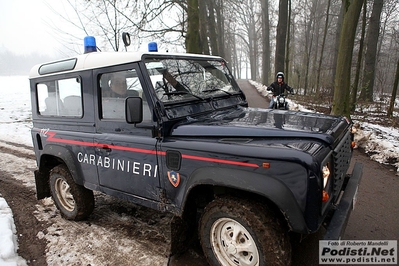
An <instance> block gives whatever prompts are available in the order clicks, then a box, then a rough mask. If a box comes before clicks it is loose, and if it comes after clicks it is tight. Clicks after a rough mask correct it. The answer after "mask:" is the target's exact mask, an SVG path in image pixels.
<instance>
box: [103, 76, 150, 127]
mask: <svg viewBox="0 0 399 266" xmlns="http://www.w3.org/2000/svg"><path fill="white" fill-rule="evenodd" d="M99 82H100V88H101V110H102V114H101V118H103V119H112V120H125V100H126V98H127V97H141V98H142V99H143V121H150V120H151V118H152V113H151V111H150V108H149V106H148V104H147V100H146V98H145V94H144V93H143V87H142V86H141V83H140V80H139V78H138V76H137V72H136V70H135V69H129V70H124V71H118V72H109V73H105V74H102V75H101V76H100V78H99Z"/></svg>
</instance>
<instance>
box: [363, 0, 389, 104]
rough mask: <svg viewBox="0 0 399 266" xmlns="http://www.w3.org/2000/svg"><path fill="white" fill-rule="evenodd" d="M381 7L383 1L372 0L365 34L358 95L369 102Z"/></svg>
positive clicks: (371, 96)
mask: <svg viewBox="0 0 399 266" xmlns="http://www.w3.org/2000/svg"><path fill="white" fill-rule="evenodd" d="M383 5H384V2H383V0H374V4H373V12H372V13H371V17H370V24H369V29H368V32H367V41H366V46H367V50H366V55H365V65H364V73H363V86H362V92H361V93H360V99H361V100H364V101H369V102H372V101H373V92H374V89H373V87H374V79H375V65H376V60H377V59H376V57H377V44H378V36H379V34H380V17H381V12H382V7H383Z"/></svg>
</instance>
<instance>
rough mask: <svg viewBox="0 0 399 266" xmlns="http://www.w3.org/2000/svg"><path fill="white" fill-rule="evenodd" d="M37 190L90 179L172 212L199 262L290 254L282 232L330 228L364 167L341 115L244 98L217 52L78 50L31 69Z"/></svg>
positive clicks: (85, 187)
mask: <svg viewBox="0 0 399 266" xmlns="http://www.w3.org/2000/svg"><path fill="white" fill-rule="evenodd" d="M30 87H31V95H32V118H33V128H32V138H33V144H34V150H35V154H36V158H37V165H38V169H37V170H36V171H35V179H36V190H37V198H38V199H42V198H45V197H50V196H52V198H53V199H54V202H55V204H56V206H57V208H58V209H59V211H60V213H61V215H62V216H63V217H65V218H66V219H70V220H82V219H85V218H86V217H88V215H90V213H91V212H92V211H93V208H94V196H93V191H94V190H95V191H100V192H103V193H106V194H109V195H112V196H115V197H119V198H122V199H126V200H129V201H132V202H134V203H136V204H140V205H144V206H147V207H149V208H153V209H157V210H159V211H164V212H171V213H173V214H174V215H175V219H174V221H173V222H172V226H176V227H179V231H178V233H176V234H175V235H173V232H174V231H173V230H172V248H171V250H172V253H173V252H174V250H177V249H178V248H177V247H178V246H179V245H181V243H183V242H184V241H183V239H189V237H190V236H192V235H195V236H197V234H196V233H194V232H198V237H199V239H200V243H201V246H202V248H203V251H204V254H205V256H206V258H207V260H208V263H209V264H210V265H289V264H290V262H291V245H290V242H289V238H288V232H290V231H292V232H295V233H298V234H310V233H314V232H316V231H318V230H319V229H320V227H321V226H325V227H326V228H327V231H326V232H327V233H326V236H325V237H326V239H338V238H339V237H340V235H342V233H343V231H344V229H345V226H346V222H347V220H348V218H349V215H350V212H351V210H352V205H353V200H354V198H355V196H356V192H357V187H358V184H359V181H360V178H361V175H362V167H361V165H355V167H354V170H353V172H352V173H351V174H347V170H348V167H349V163H350V159H351V155H352V147H351V143H352V136H351V124H350V123H349V122H348V120H347V119H345V118H343V117H334V116H327V115H322V114H314V113H305V112H294V111H285V110H270V109H254V108H248V104H247V101H246V98H245V95H244V93H243V92H242V91H241V90H240V88H239V87H238V85H237V83H236V81H235V80H234V78H233V76H232V74H231V73H230V71H229V69H228V67H227V65H226V62H225V61H224V60H223V59H222V58H220V57H216V56H206V55H192V54H171V53H157V52H146V53H131V52H126V53H108V52H95V51H94V52H90V53H86V54H83V55H78V56H76V57H73V58H68V59H65V60H60V61H56V62H50V63H45V64H41V65H37V66H35V67H33V68H32V70H31V73H30Z"/></svg>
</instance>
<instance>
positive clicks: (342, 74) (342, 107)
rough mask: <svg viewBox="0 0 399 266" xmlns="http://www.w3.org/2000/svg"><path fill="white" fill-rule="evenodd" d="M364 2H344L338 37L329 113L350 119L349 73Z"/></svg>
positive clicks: (358, 0) (359, 0)
mask: <svg viewBox="0 0 399 266" xmlns="http://www.w3.org/2000/svg"><path fill="white" fill-rule="evenodd" d="M363 1H364V0H344V2H343V4H344V6H345V13H344V20H343V24H342V30H341V35H340V42H339V50H338V60H337V66H336V76H335V82H334V100H333V106H332V111H331V113H332V114H334V115H345V116H347V117H350V102H349V101H350V99H349V92H350V90H349V88H350V73H351V63H352V55H353V46H354V41H355V35H356V28H357V23H358V20H359V16H360V11H361V9H362V5H363Z"/></svg>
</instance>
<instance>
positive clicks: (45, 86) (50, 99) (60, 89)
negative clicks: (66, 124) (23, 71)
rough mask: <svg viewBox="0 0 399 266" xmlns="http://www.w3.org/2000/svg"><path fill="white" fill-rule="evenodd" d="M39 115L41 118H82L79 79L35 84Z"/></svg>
mask: <svg viewBox="0 0 399 266" xmlns="http://www.w3.org/2000/svg"><path fill="white" fill-rule="evenodd" d="M37 100H38V106H39V114H41V115H43V116H60V117H82V116H83V105H82V86H81V79H80V78H68V79H58V80H54V81H46V82H41V83H38V84H37Z"/></svg>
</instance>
